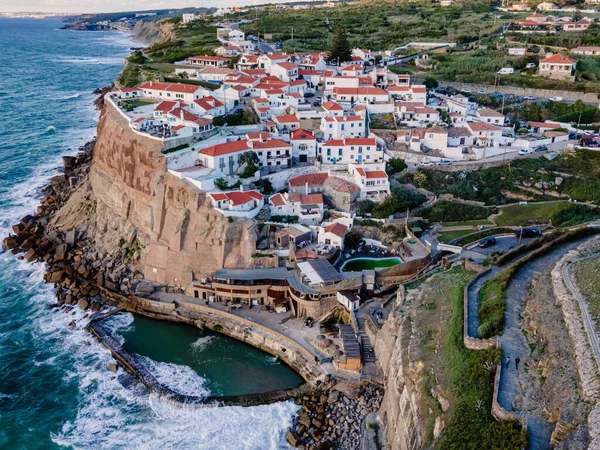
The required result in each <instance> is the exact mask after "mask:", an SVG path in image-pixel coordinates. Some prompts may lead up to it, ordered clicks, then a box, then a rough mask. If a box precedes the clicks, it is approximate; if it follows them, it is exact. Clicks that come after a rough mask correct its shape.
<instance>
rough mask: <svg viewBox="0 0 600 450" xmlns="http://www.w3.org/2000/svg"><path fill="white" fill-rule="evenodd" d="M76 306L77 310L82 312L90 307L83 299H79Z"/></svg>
mask: <svg viewBox="0 0 600 450" xmlns="http://www.w3.org/2000/svg"><path fill="white" fill-rule="evenodd" d="M77 306H79V309H81V310H82V311H85V310H86V309H88V307H89V306H90V303H89V302H88V301H87V300H86V299H85V298H81V299H79V301H78V302H77Z"/></svg>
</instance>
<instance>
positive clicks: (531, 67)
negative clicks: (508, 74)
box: [525, 63, 535, 69]
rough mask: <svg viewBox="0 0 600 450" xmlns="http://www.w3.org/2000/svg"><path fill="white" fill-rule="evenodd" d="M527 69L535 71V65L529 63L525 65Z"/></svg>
mask: <svg viewBox="0 0 600 450" xmlns="http://www.w3.org/2000/svg"><path fill="white" fill-rule="evenodd" d="M525 68H526V69H535V63H527V64H526V65H525Z"/></svg>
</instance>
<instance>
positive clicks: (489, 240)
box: [477, 236, 496, 248]
mask: <svg viewBox="0 0 600 450" xmlns="http://www.w3.org/2000/svg"><path fill="white" fill-rule="evenodd" d="M477 245H478V246H479V247H481V248H488V247H491V246H492V245H496V238H495V237H494V236H488V237H486V238H483V239H482V240H481V241H479V244H477Z"/></svg>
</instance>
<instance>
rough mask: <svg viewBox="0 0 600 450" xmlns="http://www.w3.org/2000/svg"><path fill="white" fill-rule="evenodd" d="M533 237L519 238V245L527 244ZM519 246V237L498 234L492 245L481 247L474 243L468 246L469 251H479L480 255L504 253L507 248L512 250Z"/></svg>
mask: <svg viewBox="0 0 600 450" xmlns="http://www.w3.org/2000/svg"><path fill="white" fill-rule="evenodd" d="M532 240H533V238H523V239H522V240H521V245H524V244H527V243H528V242H531V241H532ZM518 246H519V238H518V237H515V236H498V237H497V238H496V245H492V246H491V247H487V248H481V247H478V246H477V245H475V246H474V247H471V246H469V248H468V249H469V251H471V252H473V253H479V254H480V255H484V256H487V255H489V254H491V253H498V252H499V253H506V252H507V251H509V250H512V249H513V248H515V247H518Z"/></svg>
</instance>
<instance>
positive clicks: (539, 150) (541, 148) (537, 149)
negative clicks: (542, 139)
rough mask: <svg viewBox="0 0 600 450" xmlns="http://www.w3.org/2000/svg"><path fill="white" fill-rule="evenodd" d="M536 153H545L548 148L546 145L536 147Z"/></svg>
mask: <svg viewBox="0 0 600 450" xmlns="http://www.w3.org/2000/svg"><path fill="white" fill-rule="evenodd" d="M535 151H536V152H547V151H548V146H547V145H538V146H537V147H536V148H535Z"/></svg>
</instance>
